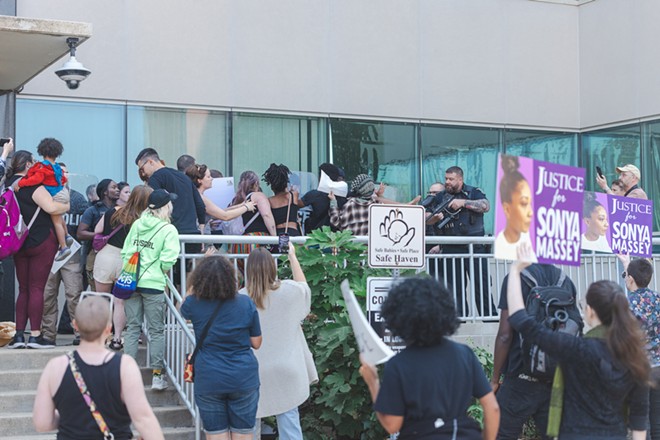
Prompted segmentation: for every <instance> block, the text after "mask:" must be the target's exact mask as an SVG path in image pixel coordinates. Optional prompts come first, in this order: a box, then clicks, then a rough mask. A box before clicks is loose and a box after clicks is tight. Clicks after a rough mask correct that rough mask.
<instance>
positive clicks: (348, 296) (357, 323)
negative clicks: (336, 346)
mask: <svg viewBox="0 0 660 440" xmlns="http://www.w3.org/2000/svg"><path fill="white" fill-rule="evenodd" d="M341 293H342V295H343V296H344V301H345V302H346V309H347V310H348V316H349V318H350V319H351V326H352V327H353V333H354V334H355V339H356V340H357V344H358V348H359V349H360V354H361V355H362V356H363V358H364V360H365V362H367V363H368V364H371V365H378V364H382V363H384V362H387V361H388V360H389V359H390V358H391V357H392V356H394V352H393V351H392V350H390V348H389V347H388V346H387V345H385V344H384V343H383V341H382V340H381V339H380V337H379V336H378V335H377V334H376V332H375V331H374V329H373V328H371V326H370V325H369V322H368V321H367V318H366V317H365V316H364V313H362V309H361V308H360V304H358V302H357V298H355V294H354V293H353V291H352V290H351V288H350V287H349V285H348V280H344V281H343V282H342V283H341Z"/></svg>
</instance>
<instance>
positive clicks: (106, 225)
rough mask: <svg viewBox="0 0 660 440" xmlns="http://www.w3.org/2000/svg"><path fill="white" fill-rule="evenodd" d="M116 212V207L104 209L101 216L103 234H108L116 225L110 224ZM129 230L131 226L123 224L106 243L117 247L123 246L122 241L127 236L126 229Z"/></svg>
mask: <svg viewBox="0 0 660 440" xmlns="http://www.w3.org/2000/svg"><path fill="white" fill-rule="evenodd" d="M115 212H117V208H112V209H109V210H108V211H106V213H105V215H104V217H103V235H109V234H110V233H112V231H114V230H115V228H116V227H117V226H118V225H115V226H112V224H111V221H112V216H113V215H114V214H115ZM130 230H131V227H130V226H128V225H123V226H122V227H121V228H119V230H118V231H117V232H115V234H114V235H113V236H112V237H110V239H109V240H108V244H111V245H113V246H114V247H118V248H119V249H121V248H123V247H124V241H125V240H126V237H127V236H128V231H130Z"/></svg>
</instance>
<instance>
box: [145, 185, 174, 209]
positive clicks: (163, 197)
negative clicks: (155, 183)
mask: <svg viewBox="0 0 660 440" xmlns="http://www.w3.org/2000/svg"><path fill="white" fill-rule="evenodd" d="M176 199H177V195H176V194H174V193H170V192H168V191H167V190H164V189H157V190H155V191H154V192H152V193H151V194H149V204H148V206H149V209H158V208H162V207H163V206H165V205H167V204H168V203H169V202H173V201H175V200H176Z"/></svg>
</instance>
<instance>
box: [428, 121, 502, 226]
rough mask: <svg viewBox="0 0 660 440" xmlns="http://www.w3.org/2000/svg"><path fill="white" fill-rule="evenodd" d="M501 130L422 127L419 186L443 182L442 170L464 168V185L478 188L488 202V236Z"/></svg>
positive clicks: (492, 215) (485, 220)
mask: <svg viewBox="0 0 660 440" xmlns="http://www.w3.org/2000/svg"><path fill="white" fill-rule="evenodd" d="M500 151H501V149H500V130H498V129H494V128H465V127H439V126H432V125H422V176H423V179H422V184H423V186H424V189H425V190H426V189H428V187H429V186H430V185H431V184H432V183H434V182H443V183H444V181H445V170H446V169H447V168H449V167H451V166H454V165H457V166H459V167H461V168H462V169H463V173H464V176H463V181H464V182H465V184H466V185H471V186H477V187H479V188H481V189H482V190H483V191H484V193H485V194H486V197H487V198H488V200H489V201H490V202H491V209H490V211H489V212H488V213H486V215H485V216H484V226H485V228H486V233H487V234H492V233H493V222H494V218H495V217H494V212H495V208H494V205H493V203H494V200H495V183H496V180H497V173H496V170H497V155H498V154H499V153H500Z"/></svg>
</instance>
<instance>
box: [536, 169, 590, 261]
mask: <svg viewBox="0 0 660 440" xmlns="http://www.w3.org/2000/svg"><path fill="white" fill-rule="evenodd" d="M584 177H585V169H584V168H577V167H571V166H567V165H559V164H554V163H548V162H540V161H534V183H535V186H534V204H535V207H536V208H535V211H536V219H535V220H536V221H535V229H534V231H535V233H536V248H535V251H536V256H537V258H538V260H539V263H546V264H567V265H572V266H579V265H580V254H581V252H580V246H581V241H582V240H581V236H580V235H581V234H580V224H581V221H580V219H581V217H582V202H583V198H584Z"/></svg>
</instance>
